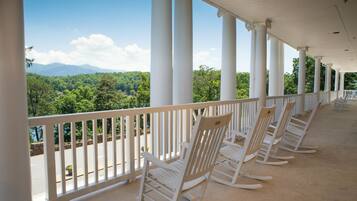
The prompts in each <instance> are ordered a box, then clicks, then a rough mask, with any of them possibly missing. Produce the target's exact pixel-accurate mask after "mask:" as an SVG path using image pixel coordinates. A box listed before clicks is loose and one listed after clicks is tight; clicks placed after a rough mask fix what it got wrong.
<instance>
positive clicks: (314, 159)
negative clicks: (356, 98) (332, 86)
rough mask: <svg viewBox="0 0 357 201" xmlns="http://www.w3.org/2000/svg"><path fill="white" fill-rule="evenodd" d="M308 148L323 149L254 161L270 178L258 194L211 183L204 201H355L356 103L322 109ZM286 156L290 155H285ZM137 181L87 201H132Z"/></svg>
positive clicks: (253, 167)
mask: <svg viewBox="0 0 357 201" xmlns="http://www.w3.org/2000/svg"><path fill="white" fill-rule="evenodd" d="M306 144H314V145H319V146H320V149H319V151H318V152H317V153H315V154H305V155H302V154H295V156H296V158H295V159H294V160H292V161H291V162H290V163H289V164H287V165H285V166H282V167H273V166H264V165H260V164H256V163H255V162H252V163H250V164H248V165H247V168H249V170H251V171H252V172H254V173H260V174H264V175H272V176H273V180H271V181H269V182H266V183H264V184H263V185H264V187H263V188H262V189H259V190H242V189H235V188H231V187H226V186H224V185H221V184H217V183H215V182H210V183H209V185H208V189H207V193H206V195H205V198H204V200H205V201H236V200H245V201H253V200H254V201H260V200H262V201H263V200H264V201H277V200H284V201H295V200H296V201H310V200H311V201H320V200H321V201H353V200H357V102H355V103H353V105H351V106H350V107H349V108H348V110H347V111H343V112H337V111H334V110H333V107H332V106H326V107H324V108H322V109H321V110H320V111H319V112H318V114H317V117H316V119H315V120H314V122H313V124H312V127H311V129H310V132H309V136H308V138H307V139H306ZM281 153H282V154H283V153H286V152H283V151H282V152H281ZM138 190H139V187H138V182H135V183H133V184H130V185H123V186H121V187H115V188H112V189H110V190H107V191H104V192H102V193H100V194H98V195H96V196H94V197H93V196H92V197H86V198H83V199H82V200H89V201H92V200H93V201H94V200H95V201H112V200H113V201H114V200H115V201H117V200H125V201H134V200H135V198H136V195H137V192H138Z"/></svg>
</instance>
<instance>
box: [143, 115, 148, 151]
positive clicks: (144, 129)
mask: <svg viewBox="0 0 357 201" xmlns="http://www.w3.org/2000/svg"><path fill="white" fill-rule="evenodd" d="M146 128H147V113H144V114H143V135H144V152H147V149H148V136H147V132H146Z"/></svg>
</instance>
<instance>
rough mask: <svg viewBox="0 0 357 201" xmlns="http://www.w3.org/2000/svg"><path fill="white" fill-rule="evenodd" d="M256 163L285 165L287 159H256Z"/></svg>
mask: <svg viewBox="0 0 357 201" xmlns="http://www.w3.org/2000/svg"><path fill="white" fill-rule="evenodd" d="M256 162H257V163H260V164H264V165H285V164H288V161H263V160H258V159H257V160H256Z"/></svg>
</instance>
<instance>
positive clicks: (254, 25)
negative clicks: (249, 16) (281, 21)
mask: <svg viewBox="0 0 357 201" xmlns="http://www.w3.org/2000/svg"><path fill="white" fill-rule="evenodd" d="M271 22H272V21H271V19H269V18H268V19H266V20H265V22H247V23H245V28H246V29H247V30H248V31H251V30H255V29H256V28H257V27H262V26H263V27H266V28H268V29H270V28H271Z"/></svg>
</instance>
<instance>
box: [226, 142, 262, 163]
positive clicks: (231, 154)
mask: <svg viewBox="0 0 357 201" xmlns="http://www.w3.org/2000/svg"><path fill="white" fill-rule="evenodd" d="M243 151H244V149H243V147H238V146H237V147H236V146H229V145H227V146H225V147H223V148H221V150H220V151H219V152H220V154H221V155H222V156H224V157H225V158H229V159H230V160H232V161H235V162H239V161H241V160H242V156H244V155H243ZM256 155H257V153H253V154H250V155H246V156H245V158H244V161H243V162H247V161H250V160H251V159H253V158H254V157H255V156H256Z"/></svg>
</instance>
